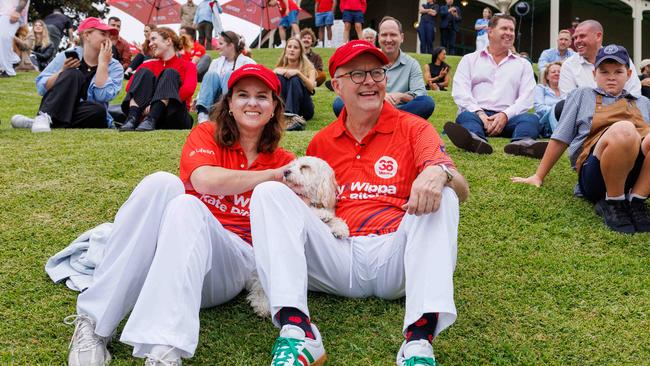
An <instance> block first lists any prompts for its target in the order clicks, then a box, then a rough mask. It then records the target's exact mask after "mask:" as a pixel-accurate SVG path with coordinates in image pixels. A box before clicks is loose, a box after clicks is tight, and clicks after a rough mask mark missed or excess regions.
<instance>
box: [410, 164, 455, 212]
mask: <svg viewBox="0 0 650 366" xmlns="http://www.w3.org/2000/svg"><path fill="white" fill-rule="evenodd" d="M446 182H447V174H446V173H445V172H444V171H443V170H442V169H440V167H439V166H428V167H426V168H425V169H424V170H423V171H422V173H420V175H418V177H417V178H416V179H415V180H414V181H413V185H411V195H410V197H409V200H408V202H406V204H405V205H404V206H402V208H403V209H404V210H406V213H408V214H411V215H416V216H420V215H424V214H428V213H431V212H435V211H436V210H438V207H440V199H441V197H442V189H443V188H444V187H445V183H446Z"/></svg>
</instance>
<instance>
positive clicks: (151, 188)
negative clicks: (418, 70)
mask: <svg viewBox="0 0 650 366" xmlns="http://www.w3.org/2000/svg"><path fill="white" fill-rule="evenodd" d="M279 94H280V82H279V81H278V79H277V77H276V76H275V75H274V74H273V72H272V71H271V70H269V69H267V68H265V67H264V66H261V65H246V66H244V67H242V68H240V69H237V70H236V71H235V72H234V73H233V74H232V76H231V78H230V80H229V82H228V94H227V95H226V96H225V98H224V99H222V100H221V101H220V102H219V103H218V104H217V106H216V109H215V111H214V112H213V113H212V120H214V122H206V123H202V124H200V125H198V126H197V127H196V128H194V129H193V130H192V132H190V134H189V136H188V137H187V140H186V142H185V145H184V146H183V150H182V153H181V159H180V160H181V161H180V178H179V177H177V176H175V175H173V174H169V173H164V172H158V173H154V174H152V175H150V176H148V177H146V178H145V179H144V180H142V181H141V182H140V183H139V184H138V186H137V187H136V188H135V190H134V191H133V193H131V196H130V197H129V199H128V200H127V201H126V203H124V205H122V207H121V208H120V210H119V211H118V212H117V215H116V216H115V223H114V224H113V229H112V233H111V235H110V239H109V241H108V243H107V248H108V249H107V252H106V253H105V255H104V260H103V262H102V263H101V266H100V267H99V268H98V269H97V270H96V271H95V273H94V276H93V283H92V285H90V287H88V288H87V289H86V290H85V291H84V292H82V293H81V294H80V295H79V297H78V299H77V315H73V316H71V317H69V318H67V322H68V323H74V324H76V329H75V331H74V335H73V339H72V343H71V349H70V353H69V356H68V362H69V365H73V366H77V365H91V364H92V365H104V364H105V363H106V362H107V360H109V359H110V355H109V353H108V350H107V349H106V345H107V343H108V342H109V340H110V335H111V334H112V333H113V332H114V331H115V329H116V328H117V326H118V325H119V323H120V322H121V321H122V319H123V318H124V317H125V316H126V315H127V314H128V313H129V311H131V315H130V316H129V318H128V321H127V322H126V325H125V326H124V330H123V332H122V335H121V337H120V340H121V341H122V342H124V343H127V344H129V345H132V346H133V355H134V356H136V357H147V363H145V364H147V365H180V364H181V358H189V357H192V356H193V355H194V351H195V350H196V346H197V343H198V337H199V325H200V322H199V311H200V309H201V308H208V307H213V306H216V305H219V304H223V303H225V302H227V301H230V300H231V299H233V298H234V297H235V296H236V295H237V294H238V293H239V292H241V290H242V289H243V288H244V284H245V283H246V281H247V280H248V279H249V278H250V277H251V275H252V273H253V270H254V268H255V261H254V259H253V248H252V239H251V234H250V217H249V202H250V198H251V194H252V191H253V188H255V187H256V186H257V185H258V184H260V183H262V182H266V181H273V180H274V181H282V177H283V174H284V170H285V169H284V167H285V166H286V165H287V164H289V163H290V162H291V161H292V160H293V159H294V156H293V154H291V153H290V152H287V151H285V150H283V149H282V148H280V147H278V145H279V141H280V138H281V136H282V133H283V131H284V117H283V114H282V112H283V105H282V100H281V99H280V97H279ZM212 363H213V364H232V363H233V362H232V360H214V362H212Z"/></svg>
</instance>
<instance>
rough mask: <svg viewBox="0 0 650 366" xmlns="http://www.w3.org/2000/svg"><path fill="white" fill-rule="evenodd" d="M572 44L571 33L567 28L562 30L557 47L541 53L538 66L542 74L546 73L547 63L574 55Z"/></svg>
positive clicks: (558, 36)
mask: <svg viewBox="0 0 650 366" xmlns="http://www.w3.org/2000/svg"><path fill="white" fill-rule="evenodd" d="M570 46H571V33H570V32H569V31H568V30H566V29H564V30H561V31H560V33H558V35H557V48H549V49H547V50H544V51H542V54H541V55H539V61H537V67H538V68H539V73H540V75H541V74H543V73H544V68H545V67H546V65H547V64H550V63H552V62H556V61H564V60H566V59H567V58H569V57H571V56H573V54H574V53H575V52H573V50H572V49H571V48H570Z"/></svg>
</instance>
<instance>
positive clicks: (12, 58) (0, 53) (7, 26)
mask: <svg viewBox="0 0 650 366" xmlns="http://www.w3.org/2000/svg"><path fill="white" fill-rule="evenodd" d="M19 26H20V22H16V23H11V22H10V21H9V16H8V15H0V71H2V70H4V71H5V72H6V73H7V74H9V75H11V76H14V75H16V71H15V70H14V64H15V63H18V62H20V57H19V56H18V55H16V53H14V48H13V44H14V35H15V34H16V31H17V30H18V27H19Z"/></svg>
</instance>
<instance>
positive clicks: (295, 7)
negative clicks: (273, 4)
mask: <svg viewBox="0 0 650 366" xmlns="http://www.w3.org/2000/svg"><path fill="white" fill-rule="evenodd" d="M287 3H289V10H287V8H286V7H285V5H284V0H278V6H279V7H280V15H281V16H283V17H286V16H287V15H288V14H289V12H291V11H294V10H299V9H300V8H299V7H298V4H296V2H295V1H293V0H287Z"/></svg>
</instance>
